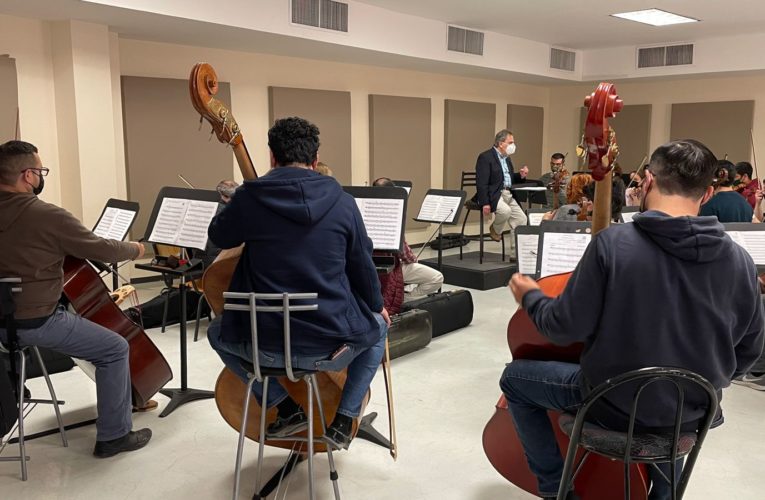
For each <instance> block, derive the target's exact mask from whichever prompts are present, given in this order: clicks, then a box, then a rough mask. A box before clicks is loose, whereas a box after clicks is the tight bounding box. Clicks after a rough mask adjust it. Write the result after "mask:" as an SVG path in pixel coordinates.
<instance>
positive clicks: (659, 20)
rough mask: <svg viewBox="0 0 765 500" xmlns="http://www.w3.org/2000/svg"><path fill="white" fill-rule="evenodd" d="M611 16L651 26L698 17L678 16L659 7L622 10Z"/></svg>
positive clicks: (691, 19)
mask: <svg viewBox="0 0 765 500" xmlns="http://www.w3.org/2000/svg"><path fill="white" fill-rule="evenodd" d="M611 16H612V17H621V18H622V19H627V20H629V21H636V22H638V23H643V24H650V25H651V26H669V25H670V24H682V23H697V22H699V20H698V19H693V18H692V17H685V16H679V15H677V14H673V13H671V12H667V11H664V10H659V9H646V10H636V11H634V12H622V13H620V14H611Z"/></svg>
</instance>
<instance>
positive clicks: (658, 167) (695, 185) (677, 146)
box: [649, 139, 717, 199]
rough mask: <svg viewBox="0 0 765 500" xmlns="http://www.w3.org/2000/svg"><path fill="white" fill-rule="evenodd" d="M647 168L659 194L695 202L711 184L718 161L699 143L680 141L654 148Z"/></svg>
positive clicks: (687, 140)
mask: <svg viewBox="0 0 765 500" xmlns="http://www.w3.org/2000/svg"><path fill="white" fill-rule="evenodd" d="M649 169H650V171H651V174H653V175H654V177H656V180H657V187H658V189H659V192H660V193H662V194H665V195H678V196H683V197H685V198H693V199H696V198H701V197H702V196H703V195H704V192H705V191H706V190H707V188H708V187H709V186H711V185H712V180H713V179H714V176H715V172H716V170H717V158H715V155H714V154H713V153H712V151H710V150H709V148H708V147H706V146H705V145H703V144H702V143H700V142H699V141H695V140H693V139H681V140H678V141H672V142H668V143H667V144H664V145H663V146H659V147H658V148H656V150H655V151H654V152H653V154H651V163H650V164H649Z"/></svg>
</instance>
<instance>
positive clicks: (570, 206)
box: [542, 174, 594, 221]
mask: <svg viewBox="0 0 765 500" xmlns="http://www.w3.org/2000/svg"><path fill="white" fill-rule="evenodd" d="M593 182H594V181H593V179H592V176H591V175H590V174H576V175H574V176H573V177H571V180H570V181H569V182H568V184H567V185H566V204H565V205H561V206H560V207H559V208H558V209H557V210H552V211H550V212H547V213H545V214H544V215H543V216H542V219H543V220H560V221H575V220H578V218H579V213H580V212H581V208H582V199H583V198H584V188H585V186H587V185H588V184H591V183H593Z"/></svg>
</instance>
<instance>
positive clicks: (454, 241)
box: [430, 233, 469, 250]
mask: <svg viewBox="0 0 765 500" xmlns="http://www.w3.org/2000/svg"><path fill="white" fill-rule="evenodd" d="M468 241H469V240H468V239H467V238H466V237H465V236H463V235H461V234H460V233H449V234H444V235H441V236H439V237H437V238H435V239H434V240H433V241H431V242H430V248H432V249H433V250H438V249H439V248H441V250H446V249H447V248H455V247H461V246H464V245H467V244H468Z"/></svg>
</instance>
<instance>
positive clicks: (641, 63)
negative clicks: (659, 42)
mask: <svg viewBox="0 0 765 500" xmlns="http://www.w3.org/2000/svg"><path fill="white" fill-rule="evenodd" d="M683 64H693V44H692V43H688V44H683V45H668V46H666V47H643V48H638V68H656V67H660V66H679V65H683Z"/></svg>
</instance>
